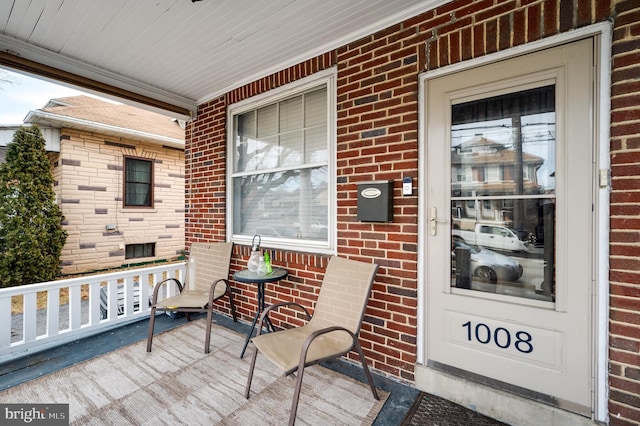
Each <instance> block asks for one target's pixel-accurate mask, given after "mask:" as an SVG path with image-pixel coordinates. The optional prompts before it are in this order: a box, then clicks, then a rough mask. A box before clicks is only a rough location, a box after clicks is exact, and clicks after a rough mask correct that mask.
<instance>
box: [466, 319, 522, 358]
mask: <svg viewBox="0 0 640 426" xmlns="http://www.w3.org/2000/svg"><path fill="white" fill-rule="evenodd" d="M462 328H466V329H467V340H468V341H470V342H471V341H473V340H475V341H476V342H478V343H482V344H483V345H488V344H489V343H491V340H492V338H493V342H494V343H495V345H496V346H497V347H499V348H501V349H508V348H509V347H510V346H511V339H512V338H511V332H510V331H509V330H507V329H506V328H504V327H498V328H496V329H495V330H493V333H492V332H491V327H489V326H488V325H487V324H483V323H478V324H476V326H475V327H473V325H472V324H471V321H467V322H465V323H464V324H462ZM532 339H533V338H532V337H531V334H529V333H527V332H526V331H517V332H516V335H515V339H514V340H513V346H514V347H515V348H516V350H517V351H519V352H522V353H525V354H528V353H531V352H533V344H532V343H531V340H532Z"/></svg>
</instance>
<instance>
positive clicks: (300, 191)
mask: <svg viewBox="0 0 640 426" xmlns="http://www.w3.org/2000/svg"><path fill="white" fill-rule="evenodd" d="M333 87H334V84H333V74H332V75H331V76H328V77H323V78H321V79H314V80H313V81H311V82H309V81H308V80H306V83H305V82H303V83H302V84H301V83H298V84H296V85H295V86H292V85H289V86H287V87H286V88H284V89H281V90H277V93H275V94H273V95H271V96H260V97H258V98H259V99H258V100H255V99H250V100H247V101H246V102H242V103H241V104H236V105H233V106H231V107H230V109H229V122H230V123H231V124H232V128H231V131H230V138H231V139H230V141H229V149H230V152H229V156H228V161H229V167H228V170H229V174H230V176H229V184H228V195H229V203H228V219H229V220H228V223H229V226H230V227H231V229H232V234H233V240H234V241H238V242H245V241H249V240H250V239H251V238H252V237H253V235H255V234H258V235H260V236H261V239H262V241H263V243H264V242H267V243H269V244H270V246H275V247H281V248H298V249H299V248H306V249H311V250H314V249H316V250H328V249H331V248H332V243H331V235H332V232H331V231H330V230H331V229H332V227H333V219H332V216H333V209H332V208H331V206H332V205H333V204H334V203H332V200H333V199H334V192H335V189H334V185H330V182H332V181H333V180H334V179H332V178H331V176H333V175H334V173H335V172H334V170H333V168H334V166H333V163H334V161H333V159H332V156H333V154H332V153H333V151H334V150H333V144H334V138H335V137H334V133H335V130H334V123H333V122H334V118H333V117H334V114H333V112H332V111H334V109H335V95H334V93H335V89H334V88H333ZM285 90H286V92H285Z"/></svg>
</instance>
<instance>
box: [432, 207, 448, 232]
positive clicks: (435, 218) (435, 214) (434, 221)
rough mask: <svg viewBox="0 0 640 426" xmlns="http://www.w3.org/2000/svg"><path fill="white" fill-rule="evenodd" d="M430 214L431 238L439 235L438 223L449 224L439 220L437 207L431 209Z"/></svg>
mask: <svg viewBox="0 0 640 426" xmlns="http://www.w3.org/2000/svg"><path fill="white" fill-rule="evenodd" d="M429 213H430V214H429V229H430V231H431V236H433V237H435V236H436V234H437V233H438V227H437V225H438V223H447V221H446V220H439V219H438V209H437V208H436V207H431V209H430V211H429Z"/></svg>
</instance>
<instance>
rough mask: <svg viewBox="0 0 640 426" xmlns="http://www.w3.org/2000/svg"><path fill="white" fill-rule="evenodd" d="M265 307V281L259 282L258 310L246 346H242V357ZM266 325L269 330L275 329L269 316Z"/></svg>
mask: <svg viewBox="0 0 640 426" xmlns="http://www.w3.org/2000/svg"><path fill="white" fill-rule="evenodd" d="M264 308H265V302H264V283H259V284H258V310H257V312H256V315H255V316H254V317H253V322H252V323H251V329H250V330H249V334H247V339H246V340H245V342H244V347H243V348H242V352H241V353H240V358H242V357H244V353H245V351H246V350H247V346H249V341H250V340H251V337H253V330H254V329H255V328H256V323H257V322H258V318H259V317H260V315H262V312H263V311H264ZM264 326H265V328H266V330H267V331H269V328H271V331H274V330H275V329H274V328H273V324H271V320H270V319H269V318H266V320H265V325H264ZM256 334H257V333H256Z"/></svg>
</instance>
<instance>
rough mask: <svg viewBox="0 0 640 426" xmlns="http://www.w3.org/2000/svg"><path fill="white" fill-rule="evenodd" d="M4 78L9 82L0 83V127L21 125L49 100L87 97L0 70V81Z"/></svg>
mask: <svg viewBox="0 0 640 426" xmlns="http://www.w3.org/2000/svg"><path fill="white" fill-rule="evenodd" d="M6 78H9V79H10V80H11V82H10V83H7V82H4V81H0V125H2V124H22V123H23V120H24V118H25V117H26V116H27V114H28V113H29V111H33V110H36V109H39V108H43V107H44V106H45V105H46V104H47V102H48V101H49V99H53V98H61V97H65V96H77V95H81V94H85V95H89V94H87V93H83V92H81V91H79V90H76V89H71V88H69V87H65V86H62V85H59V84H54V83H49V82H47V81H44V80H40V79H37V78H33V77H28V76H26V75H24V74H18V73H15V72H11V71H8V70H6V69H2V68H0V80H5V79H6ZM89 96H91V95H89Z"/></svg>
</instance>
